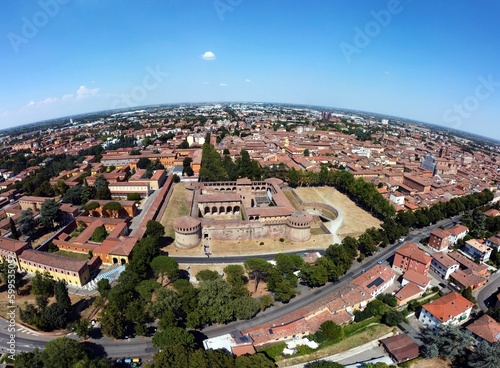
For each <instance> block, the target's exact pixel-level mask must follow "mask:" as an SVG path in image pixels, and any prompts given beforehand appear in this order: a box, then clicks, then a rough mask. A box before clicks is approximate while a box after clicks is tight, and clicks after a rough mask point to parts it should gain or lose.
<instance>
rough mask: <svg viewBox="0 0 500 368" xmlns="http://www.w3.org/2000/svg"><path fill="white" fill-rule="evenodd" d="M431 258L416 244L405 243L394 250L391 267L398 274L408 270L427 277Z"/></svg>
mask: <svg viewBox="0 0 500 368" xmlns="http://www.w3.org/2000/svg"><path fill="white" fill-rule="evenodd" d="M431 260H432V258H431V257H430V256H429V255H428V254H427V253H425V252H424V251H423V250H421V249H420V248H419V247H418V246H417V245H416V244H413V243H406V244H404V245H403V246H401V247H400V248H398V249H397V250H396V253H395V254H394V261H393V263H392V267H393V268H394V269H395V270H398V271H399V272H406V271H408V270H413V271H416V272H418V273H420V274H422V275H427V273H428V272H429V269H430V266H431Z"/></svg>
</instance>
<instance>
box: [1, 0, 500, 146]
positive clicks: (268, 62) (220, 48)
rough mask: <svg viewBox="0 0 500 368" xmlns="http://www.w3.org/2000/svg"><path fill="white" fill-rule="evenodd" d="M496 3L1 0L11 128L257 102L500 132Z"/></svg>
mask: <svg viewBox="0 0 500 368" xmlns="http://www.w3.org/2000/svg"><path fill="white" fill-rule="evenodd" d="M499 11H500V3H499V2H498V1H495V0H484V1H481V2H480V3H477V2H472V1H464V0H456V1H445V0H413V1H412V0H401V1H397V0H390V1H367V0H364V1H361V0H345V1H344V0H330V1H324V0H309V1H290V0H272V1H269V0H267V1H263V0H206V1H205V0H142V1H138V0H137V1H131V0H106V1H101V0H40V1H18V0H2V1H1V2H0V35H1V38H0V127H1V128H5V127H10V126H16V125H20V124H25V123H31V122H35V121H40V120H45V119H49V118H56V117H60V116H66V115H70V114H77V113H84V112H92V111H99V110H106V109H110V108H114V107H125V106H140V105H146V104H155V103H175V102H204V101H256V102H284V103H303V104H315V105H322V106H332V107H339V108H350V109H359V110H365V111H372V112H378V113H386V114H391V115H396V116H401V117H405V118H411V119H417V120H421V121H425V122H429V123H434V124H439V125H444V126H448V127H454V128H458V129H461V130H466V131H470V132H474V133H478V134H482V135H486V136H489V137H493V138H497V139H500V127H499V124H498V123H499V121H498V120H499V118H498V117H499V116H500V103H499V102H500V37H499V35H500V23H499V22H498V20H497V19H498V14H499ZM207 52H211V53H213V55H214V57H215V59H214V57H205V58H204V57H203V55H204V54H205V53H207ZM205 55H208V56H211V54H210V53H207V54H205ZM210 59H212V60H210Z"/></svg>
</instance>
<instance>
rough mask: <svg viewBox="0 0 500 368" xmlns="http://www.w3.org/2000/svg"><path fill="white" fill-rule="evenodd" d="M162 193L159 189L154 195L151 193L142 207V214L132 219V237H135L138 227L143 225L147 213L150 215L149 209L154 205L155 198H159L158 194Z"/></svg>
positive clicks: (130, 227)
mask: <svg viewBox="0 0 500 368" xmlns="http://www.w3.org/2000/svg"><path fill="white" fill-rule="evenodd" d="M160 192H161V190H160V189H158V190H155V191H154V192H153V193H151V195H150V196H149V197H148V198H147V199H146V201H145V202H144V204H143V205H142V208H141V212H140V213H139V214H138V215H137V216H135V217H134V218H133V219H132V221H131V223H130V226H129V229H130V235H131V236H132V235H134V232H135V231H136V230H137V227H138V226H139V224H140V223H141V221H142V218H143V217H144V216H145V215H146V213H148V211H149V208H150V207H151V205H152V204H153V202H154V200H155V198H156V197H157V196H158V194H160Z"/></svg>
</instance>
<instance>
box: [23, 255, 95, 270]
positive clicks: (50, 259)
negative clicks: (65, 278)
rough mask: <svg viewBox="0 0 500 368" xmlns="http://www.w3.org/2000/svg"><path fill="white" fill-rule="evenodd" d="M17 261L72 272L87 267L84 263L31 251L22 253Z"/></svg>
mask: <svg viewBox="0 0 500 368" xmlns="http://www.w3.org/2000/svg"><path fill="white" fill-rule="evenodd" d="M19 259H21V260H25V261H29V262H35V263H39V264H42V265H44V266H49V267H54V268H58V269H64V270H67V271H72V272H80V270H82V269H83V268H85V267H86V266H87V262H86V261H79V260H76V259H73V258H67V257H61V256H56V255H54V254H50V253H46V252H39V251H36V250H32V249H27V250H25V251H23V252H22V253H21V255H20V256H19Z"/></svg>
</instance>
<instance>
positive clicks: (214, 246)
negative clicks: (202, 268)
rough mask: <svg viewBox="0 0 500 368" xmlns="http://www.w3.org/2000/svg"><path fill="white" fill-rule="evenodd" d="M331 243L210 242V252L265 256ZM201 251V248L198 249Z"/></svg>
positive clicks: (322, 238) (319, 239)
mask: <svg viewBox="0 0 500 368" xmlns="http://www.w3.org/2000/svg"><path fill="white" fill-rule="evenodd" d="M331 243H332V237H331V235H314V236H311V238H310V239H309V240H308V241H306V242H303V243H294V242H292V241H290V240H287V239H284V241H283V242H280V240H279V239H260V240H237V241H233V240H231V241H223V240H211V241H210V251H211V252H212V255H214V256H224V255H231V254H235V255H238V254H248V255H252V254H265V253H284V252H291V251H293V250H302V249H303V250H307V249H326V248H328V246H329V245H330V244H331ZM200 249H201V247H200ZM175 254H177V253H175Z"/></svg>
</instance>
